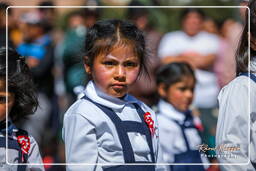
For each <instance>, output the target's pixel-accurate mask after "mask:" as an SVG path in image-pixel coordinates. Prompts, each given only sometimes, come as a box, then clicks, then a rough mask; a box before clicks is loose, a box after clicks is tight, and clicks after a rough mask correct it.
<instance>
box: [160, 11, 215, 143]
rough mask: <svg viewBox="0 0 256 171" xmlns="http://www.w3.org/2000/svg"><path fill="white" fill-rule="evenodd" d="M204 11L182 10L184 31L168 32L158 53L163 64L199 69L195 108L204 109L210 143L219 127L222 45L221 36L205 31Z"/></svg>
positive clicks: (205, 133)
mask: <svg viewBox="0 0 256 171" xmlns="http://www.w3.org/2000/svg"><path fill="white" fill-rule="evenodd" d="M204 17H205V15H204V13H203V12H202V11H201V10H200V9H196V8H193V9H190V8H187V9H185V10H183V11H182V13H181V27H182V30H180V31H175V32H170V33H167V34H166V35H164V37H163V39H162V40H161V42H160V45H159V50H158V54H159V57H160V58H161V59H162V63H171V62H187V63H189V64H191V65H192V66H193V67H194V68H195V69H196V70H195V75H196V79H197V84H196V87H195V98H194V103H193V105H194V107H196V108H197V109H198V110H199V112H200V117H201V119H202V122H203V125H204V128H205V130H204V137H203V138H204V141H205V142H206V143H207V144H210V142H209V141H210V136H211V134H210V132H211V131H212V130H213V129H214V128H215V126H216V123H217V118H216V116H214V114H215V109H216V107H217V95H218V92H219V86H218V83H217V79H216V76H215V74H214V72H213V66H214V62H215V59H216V54H217V52H218V48H219V39H218V37H217V36H215V35H213V34H210V33H207V32H205V31H202V26H203V21H204Z"/></svg>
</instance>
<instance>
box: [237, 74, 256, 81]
mask: <svg viewBox="0 0 256 171" xmlns="http://www.w3.org/2000/svg"><path fill="white" fill-rule="evenodd" d="M239 76H247V77H250V78H251V80H253V81H254V82H255V83H256V76H255V75H254V74H252V73H249V72H243V73H240V74H239Z"/></svg>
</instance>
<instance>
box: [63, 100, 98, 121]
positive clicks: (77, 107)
mask: <svg viewBox="0 0 256 171" xmlns="http://www.w3.org/2000/svg"><path fill="white" fill-rule="evenodd" d="M99 113H101V110H100V109H99V108H98V107H97V106H96V105H95V104H93V103H92V102H90V101H89V100H87V99H84V98H80V99H78V100H77V101H76V102H75V103H73V104H72V105H71V106H70V107H69V109H68V110H67V111H66V113H65V114H64V117H65V118H67V117H72V116H74V115H80V116H82V117H85V118H87V119H89V120H91V119H93V118H97V116H99Z"/></svg>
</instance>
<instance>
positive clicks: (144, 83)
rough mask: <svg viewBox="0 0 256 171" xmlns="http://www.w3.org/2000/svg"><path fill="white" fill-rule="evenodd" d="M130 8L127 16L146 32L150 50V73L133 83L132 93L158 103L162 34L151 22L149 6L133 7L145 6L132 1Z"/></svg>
mask: <svg viewBox="0 0 256 171" xmlns="http://www.w3.org/2000/svg"><path fill="white" fill-rule="evenodd" d="M129 6H131V8H129V9H128V13H127V18H128V19H130V20H131V21H132V22H133V23H134V24H135V25H136V26H137V27H138V28H139V29H140V30H142V31H143V32H144V34H145V42H146V47H147V50H148V55H149V56H150V57H149V59H150V60H149V61H148V65H147V66H148V68H149V75H146V74H145V73H144V74H142V75H141V77H139V78H138V79H137V81H136V83H135V84H133V85H132V87H131V91H130V93H131V94H132V95H134V96H135V97H137V98H138V99H140V100H142V101H143V102H144V103H146V104H147V105H149V106H152V105H154V104H156V102H157V93H156V83H155V81H154V80H155V71H156V69H157V67H158V66H159V64H160V58H159V57H158V55H157V47H158V45H159V42H160V39H161V36H162V35H161V34H160V33H159V32H158V31H156V30H155V29H154V28H153V27H152V26H150V24H149V13H148V9H147V8H132V6H143V4H141V3H140V2H138V1H132V2H131V3H130V4H129Z"/></svg>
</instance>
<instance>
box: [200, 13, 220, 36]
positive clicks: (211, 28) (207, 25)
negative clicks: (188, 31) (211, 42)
mask: <svg viewBox="0 0 256 171" xmlns="http://www.w3.org/2000/svg"><path fill="white" fill-rule="evenodd" d="M202 30H204V31H206V32H208V33H211V34H215V35H218V34H219V28H218V25H217V22H216V21H215V20H214V19H212V18H210V17H206V18H205V19H204V21H203V28H202Z"/></svg>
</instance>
